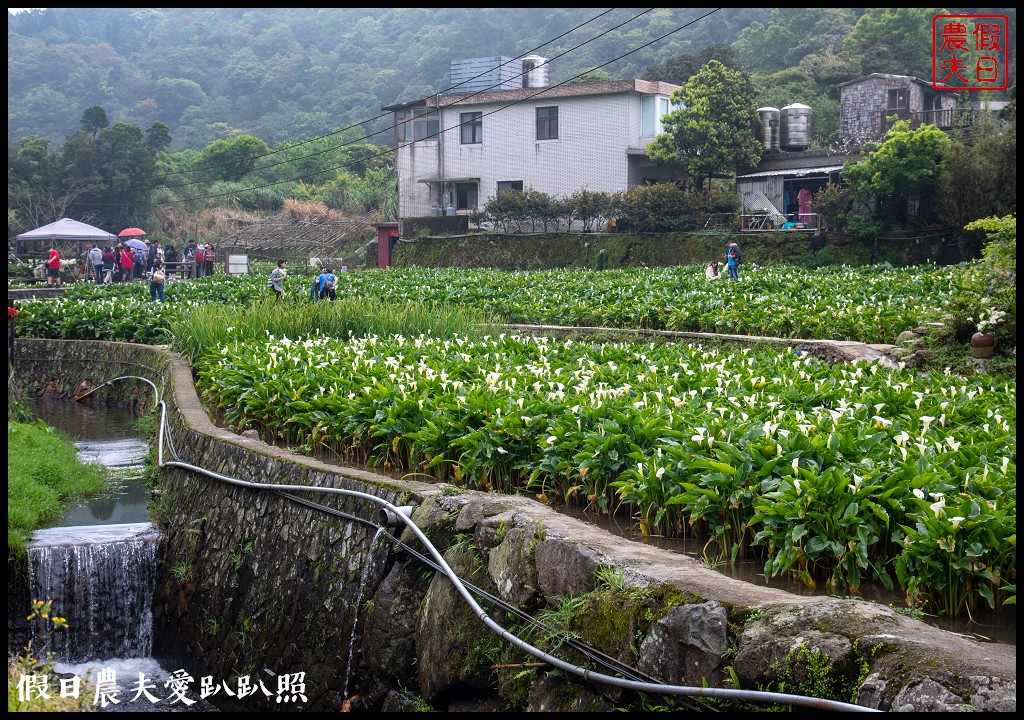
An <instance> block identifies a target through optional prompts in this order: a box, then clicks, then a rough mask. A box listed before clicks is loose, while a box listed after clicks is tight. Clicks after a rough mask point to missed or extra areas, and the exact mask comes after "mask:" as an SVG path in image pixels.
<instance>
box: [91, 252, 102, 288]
mask: <svg viewBox="0 0 1024 720" xmlns="http://www.w3.org/2000/svg"><path fill="white" fill-rule="evenodd" d="M89 270H90V271H91V272H92V275H93V280H94V281H95V282H96V284H97V285H102V284H103V251H102V250H100V246H99V243H96V244H95V245H93V246H92V247H91V248H90V249H89Z"/></svg>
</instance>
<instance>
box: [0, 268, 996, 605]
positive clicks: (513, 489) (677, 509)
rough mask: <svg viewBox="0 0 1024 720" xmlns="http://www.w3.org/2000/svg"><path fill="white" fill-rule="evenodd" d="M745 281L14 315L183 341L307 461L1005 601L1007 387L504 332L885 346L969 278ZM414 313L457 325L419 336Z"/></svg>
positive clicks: (298, 279)
mask: <svg viewBox="0 0 1024 720" xmlns="http://www.w3.org/2000/svg"><path fill="white" fill-rule="evenodd" d="M743 271H744V272H743V277H742V279H741V281H740V282H725V281H720V282H709V281H707V280H705V278H704V277H703V268H698V267H677V268H666V269H645V268H633V269H628V270H619V271H605V272H596V271H586V270H552V271H540V272H529V273H514V272H499V271H491V270H462V269H444V270H427V269H419V268H410V269H389V270H386V271H377V270H373V271H362V272H356V273H347V274H345V275H343V276H342V283H341V286H340V288H339V296H341V297H342V298H345V301H344V302H340V301H339V302H338V303H336V304H332V303H326V302H321V303H315V304H311V303H308V302H306V301H305V296H306V294H307V292H308V280H309V278H306V277H304V276H302V275H300V274H298V273H296V274H295V275H293V276H292V277H290V278H289V280H288V282H287V283H286V296H287V297H286V302H280V303H277V304H276V307H273V308H272V309H273V312H271V311H270V310H271V307H269V306H273V305H274V301H273V298H272V297H269V298H268V297H267V291H266V289H265V287H264V284H265V274H263V275H261V274H258V273H257V274H254V275H249V276H241V277H228V276H224V275H215V276H213V277H209V278H202V279H199V280H195V281H189V282H180V283H179V282H171V283H169V285H168V288H167V300H168V302H167V303H163V304H161V303H150V302H148V301H147V298H148V295H146V294H145V290H144V289H143V288H142V287H137V286H123V287H119V286H115V287H109V288H102V287H100V288H97V287H86V286H84V285H80V286H76V287H75V288H73V289H71V290H69V291H68V293H67V295H68V297H67V298H66V299H65V300H62V301H56V302H54V301H26V302H19V303H18V308H19V311H20V314H19V316H18V318H17V328H18V334H19V336H24V337H57V338H87V339H97V338H99V339H110V340H127V341H135V342H148V343H173V344H174V346H175V347H176V348H177V349H179V350H180V351H182V352H183V354H185V355H186V356H187V357H188V358H189V359H190V360H191V362H192V365H193V371H194V375H195V378H196V385H197V388H198V390H199V392H200V394H201V396H202V397H203V398H204V400H205V401H206V402H207V404H208V406H209V407H210V409H211V411H212V412H213V413H215V414H216V415H218V416H219V417H220V418H222V419H223V421H224V422H225V423H229V424H231V425H234V426H236V427H238V428H239V429H245V428H255V429H257V430H259V432H260V434H261V436H262V437H264V438H265V439H267V440H268V441H271V442H275V443H282V444H287V445H290V446H292V447H296V448H298V449H300V450H302V451H305V452H322V453H329V454H333V455H335V456H337V457H338V458H339V459H340V460H341V461H344V462H351V463H361V464H362V463H365V464H369V465H371V466H375V467H380V468H383V469H388V470H396V469H397V470H400V471H406V472H410V473H416V477H417V478H418V479H422V478H423V477H424V476H430V477H432V478H434V479H435V480H436V481H446V482H452V483H455V484H459V485H462V486H465V487H469V488H473V489H481V490H490V491H499V492H507V493H526V494H530V495H532V496H534V497H536V498H538V499H539V500H541V501H542V502H547V503H554V504H560V503H573V504H581V505H589V506H591V507H593V508H595V509H597V510H600V511H601V512H605V513H613V512H624V513H628V514H629V515H630V516H632V517H633V518H634V519H635V520H636V522H638V523H639V525H640V527H641V529H643V531H644V532H646V533H651V534H664V535H673V536H689V537H694V538H699V539H701V540H704V541H705V542H706V543H707V544H708V545H709V546H713V547H714V548H715V549H716V550H717V551H718V552H720V553H721V554H723V555H725V556H727V557H730V558H732V559H734V560H735V559H737V558H740V557H744V558H751V557H754V558H760V559H761V560H763V561H764V570H765V574H766V575H768V576H777V575H782V574H794V575H796V576H797V577H799V578H801V579H802V580H804V581H805V582H806V583H808V584H816V583H825V584H827V585H828V586H829V587H830V588H832V589H833V590H834V591H835V592H843V593H856V592H857V591H858V588H859V586H860V584H861V582H862V581H863V580H867V579H870V580H872V581H878V582H881V583H883V584H885V585H887V586H889V587H892V586H894V585H898V587H899V588H901V589H902V591H903V592H905V594H906V601H907V604H908V606H911V607H915V608H921V609H925V610H928V611H929V612H935V613H940V614H947V615H958V614H961V613H964V612H967V611H969V610H970V609H971V608H973V607H975V606H976V605H977V604H978V603H979V602H985V603H986V604H988V605H989V606H991V607H995V608H998V607H1000V606H1002V605H1003V604H1010V603H1014V602H1015V599H1016V589H1015V582H1016V575H1015V573H1016V385H1015V383H1014V382H1008V381H1007V380H1005V379H999V378H997V377H995V376H990V375H987V374H984V373H979V374H976V375H972V376H970V377H961V376H958V375H955V374H952V373H943V372H919V371H914V370H910V369H906V368H902V367H900V368H889V367H885V366H883V365H881V364H880V363H868V362H863V361H862V362H856V363H849V364H833V363H830V362H826V361H824V360H821V359H818V358H815V357H813V356H811V355H809V354H807V353H804V352H802V351H800V350H799V349H792V348H790V349H788V350H770V349H750V348H743V349H738V348H737V347H726V346H723V345H721V344H719V343H714V342H696V341H694V342H688V343H682V342H680V343H669V342H664V341H660V340H659V341H646V342H639V341H638V342H618V341H615V342H603V343H590V342H578V341H572V340H552V339H547V338H543V337H532V336H529V335H525V334H516V333H514V332H511V331H505V330H502V328H501V327H500V324H502V323H535V324H542V323H543V324H561V325H570V326H603V327H618V328H646V329H670V330H685V331H703V332H716V333H736V334H747V335H765V336H777V337H789V338H793V337H797V338H817V339H842V340H857V341H861V342H867V343H876V342H891V341H892V339H893V338H894V337H895V336H896V335H897V334H898V333H900V332H901V331H903V330H907V329H911V328H913V327H915V326H917V325H919V324H920V323H921V322H923V321H924V320H925V319H927V318H929V317H934V316H935V315H936V314H940V313H941V312H942V309H943V307H944V303H945V302H946V301H947V298H948V297H949V296H950V294H951V293H952V292H953V290H954V288H955V286H956V283H957V274H956V272H955V271H954V269H951V268H942V267H935V266H926V267H918V268H903V269H891V268H879V267H874V268H850V267H836V268H827V269H819V270H817V271H813V272H812V271H807V270H801V269H797V268H788V267H779V266H776V267H771V268H760V267H756V266H744V268H743ZM268 273H269V269H268ZM346 303H347V304H346ZM313 305H315V306H316V307H315V310H311V309H310V308H311V306H313ZM416 308H431V309H432V312H437V311H439V310H440V311H441V312H442V314H443V312H448V313H449V318H456V317H457V320H458V321H457V322H456V321H455V320H450V321H448V324H446V325H445V326H444V327H443V328H442V327H439V326H437V327H435V326H430V325H429V323H424V322H423V320H422V318H418V319H416V322H417V323H419V324H414V323H413V320H414V318H413V316H414V315H415V314H416V312H415V310H414V309H416ZM453 308H457V309H458V310H457V311H455V310H452V309H453ZM444 309H447V310H444ZM383 312H388V313H390V314H391V315H390V321H389V324H388V325H387V326H386V327H375V326H374V324H373V320H372V318H373V316H374V315H375V314H376V313H383ZM402 312H407V313H409V314H408V315H403V316H401V317H400V315H401V313H402ZM314 313H315V314H314ZM357 314H358V315H361V316H363V319H362V324H359V323H358V322H355V321H344V322H343V321H342V320H341V319H338V320H335V319H336V318H343V317H344V316H347V315H352V316H354V315H357ZM289 317H291V318H292V319H291V320H289ZM296 318H302V321H301V322H299V321H298V320H296ZM289 323H291V324H289ZM403 323H404V324H403Z"/></svg>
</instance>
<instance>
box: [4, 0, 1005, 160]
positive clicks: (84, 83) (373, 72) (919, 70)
mask: <svg viewBox="0 0 1024 720" xmlns="http://www.w3.org/2000/svg"><path fill="white" fill-rule="evenodd" d="M971 11H972V10H970V9H957V10H954V11H953V12H971ZM973 11H974V12H978V11H977V10H973ZM998 11H999V12H1002V13H1005V14H1007V15H1009V16H1010V18H1011V25H1010V27H1011V34H1010V38H1009V39H1010V45H1011V47H1010V57H1011V59H1012V58H1015V57H1016V32H1015V31H1016V13H1015V11H1014V10H1012V9H999V10H998ZM936 12H942V11H941V10H939V9H937V8H909V9H906V8H905V9H892V10H890V9H884V8H874V9H870V8H869V9H864V8H860V9H846V8H838V9H836V8H833V9H803V10H779V9H776V10H772V9H769V8H722V9H718V10H715V9H714V8H653V9H646V10H645V9H644V8H612V9H608V8H552V9H539V10H535V9H531V8H481V9H477V8H353V9H345V8H273V9H251V8H242V9H234V8H127V9H115V8H48V9H43V10H33V11H31V12H23V13H19V14H16V15H13V14H8V25H7V81H8V90H7V100H8V125H7V131H8V142H9V143H12V144H15V145H17V144H18V143H19V142H20V140H21V139H22V138H23V137H26V136H29V135H36V136H41V137H46V138H50V139H51V140H53V141H54V142H55V143H57V144H59V143H60V142H61V141H62V140H63V139H64V138H65V137H67V136H69V135H71V134H73V133H74V132H76V131H77V130H79V128H80V121H81V118H82V113H83V112H84V111H85V110H86V109H88V108H90V107H94V106H100V107H103V108H105V109H106V110H107V112H108V113H109V115H110V119H111V121H112V122H118V121H123V122H126V123H130V124H132V125H136V126H138V127H141V128H148V127H150V126H151V125H153V123H155V122H162V123H164V124H166V125H167V127H168V128H169V131H170V137H171V145H170V148H169V149H170V150H171V151H180V150H184V149H196V150H200V149H202V148H204V147H206V146H207V145H209V144H210V143H211V142H213V141H215V140H220V139H225V138H231V137H235V136H237V135H239V134H248V135H253V136H256V137H259V138H261V139H263V140H264V141H265V142H267V143H268V144H269V145H271V146H276V145H278V144H280V143H284V142H297V141H302V140H306V139H309V138H311V137H314V136H317V135H322V134H325V133H328V132H332V131H334V130H336V129H339V128H343V127H346V126H348V125H354V124H359V125H360V127H361V128H362V132H363V133H364V134H365V136H366V137H368V138H370V139H371V141H372V142H375V143H384V144H386V143H387V142H389V140H390V138H388V137H387V135H386V134H382V135H379V136H376V137H374V133H376V132H378V131H381V130H382V129H383V128H384V127H385V124H386V122H385V118H383V117H382V112H381V107H382V106H385V105H389V104H392V103H396V102H404V101H409V100H413V99H416V98H418V97H422V96H425V95H429V94H433V93H435V92H443V91H444V90H445V89H447V87H448V82H449V77H448V76H449V68H450V62H451V61H452V60H457V59H462V58H470V57H485V56H495V55H505V56H509V57H516V56H520V55H523V54H527V53H537V54H540V55H543V56H544V57H547V58H550V59H551V60H552V62H551V65H550V76H551V83H552V84H556V83H560V82H564V81H566V80H569V79H571V78H574V77H577V76H580V75H584V74H586V73H588V72H589V73H590V74H591V75H590V76H591V77H612V78H633V77H647V78H648V79H665V80H670V81H675V82H679V81H680V80H681V79H685V77H688V76H689V74H692V72H693V70H694V69H695V68H693V67H692V64H693V62H692V61H693V59H694V58H697V57H698V56H699V55H700V53H701V51H702V50H706V49H707V48H709V47H713V46H719V47H721V46H722V45H731V46H732V49H733V50H734V51H735V54H736V58H737V60H738V62H739V64H740V65H741V66H742V67H743V68H744V69H746V70H748V71H749V72H751V73H753V74H754V76H755V79H756V80H757V81H758V87H759V89H760V90H761V92H762V94H763V97H764V99H765V101H766V102H773V103H779V102H782V101H783V100H784V101H785V102H784V103H783V104H785V103H788V102H793V101H799V102H804V103H806V104H809V105H811V106H812V107H814V109H815V113H816V118H819V119H820V120H821V121H822V123H823V124H820V125H819V130H820V132H822V133H824V134H825V135H827V134H828V133H829V132H830V123H829V122H828V120H827V118H828V117H829V116H830V115H835V113H836V110H835V107H836V103H837V96H836V92H835V87H834V86H835V84H836V83H837V82H842V81H844V80H848V79H851V78H853V77H856V76H858V75H861V74H866V73H870V72H894V73H900V74H914V75H919V76H921V77H930V74H931V55H930V47H931V46H930V35H931V17H932V16H933V15H934V14H935V13H936ZM988 12H993V11H992V10H988ZM709 13H710V14H709ZM702 16H704V17H702ZM698 18H702V19H698ZM712 56H717V55H715V54H714V53H712ZM680 73H682V76H681V77H680ZM1011 77H1015V67H1011ZM987 95H992V94H991V93H988V94H987ZM778 106H781V105H778Z"/></svg>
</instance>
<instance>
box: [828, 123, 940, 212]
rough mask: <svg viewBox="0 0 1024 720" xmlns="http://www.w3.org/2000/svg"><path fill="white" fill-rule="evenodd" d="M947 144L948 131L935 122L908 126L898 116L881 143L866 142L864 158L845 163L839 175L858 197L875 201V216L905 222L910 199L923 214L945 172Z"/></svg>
mask: <svg viewBox="0 0 1024 720" xmlns="http://www.w3.org/2000/svg"><path fill="white" fill-rule="evenodd" d="M890 119H894V118H890ZM949 147H950V139H949V136H948V135H946V133H944V132H942V131H941V130H939V129H938V128H937V127H935V126H934V125H922V126H921V127H920V128H918V129H917V130H911V129H910V123H909V122H908V121H906V120H897V121H896V122H894V123H893V126H892V128H890V129H889V131H888V132H887V133H886V134H885V139H884V140H883V141H882V143H881V144H878V143H869V144H868V145H867V147H866V150H867V154H866V156H865V158H864V159H863V160H861V161H860V162H859V163H857V164H855V165H850V164H847V166H846V167H845V168H843V172H842V177H843V179H844V180H845V181H846V182H848V183H849V184H850V187H851V188H852V190H853V192H854V193H855V195H856V196H857V198H858V200H860V201H868V200H870V199H874V200H875V202H876V213H877V216H878V218H879V219H883V220H889V221H895V222H900V223H903V222H906V220H907V218H908V215H909V208H910V201H911V200H917V201H918V202H919V203H920V211H919V214H920V216H921V217H922V218H927V217H928V215H929V212H930V199H931V198H932V197H933V196H934V195H935V193H936V191H937V189H938V188H939V186H940V185H941V183H942V181H943V178H944V176H945V174H946V157H947V155H948V153H949Z"/></svg>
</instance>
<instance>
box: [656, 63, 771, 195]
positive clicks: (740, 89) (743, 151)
mask: <svg viewBox="0 0 1024 720" xmlns="http://www.w3.org/2000/svg"><path fill="white" fill-rule="evenodd" d="M672 97H673V101H674V102H675V103H677V104H681V105H682V107H681V108H680V109H678V110H673V111H671V112H669V113H667V114H666V115H665V116H664V117H663V118H662V126H663V128H664V132H663V133H662V134H661V135H659V136H658V137H657V138H656V139H655V140H654V142H652V143H651V144H650V145H648V147H647V154H648V156H650V157H651V158H653V159H655V160H657V161H659V162H663V163H667V164H675V165H683V166H685V167H686V169H687V172H689V174H690V177H691V178H692V179H693V180H694V181H695V184H696V185H697V187H702V186H703V183H704V180H705V179H710V177H711V176H712V175H714V174H719V173H734V172H737V171H742V170H746V169H749V168H753V167H755V166H756V165H757V163H758V161H759V160H760V159H761V150H762V146H761V144H760V143H759V142H758V141H757V139H756V138H755V136H754V131H755V129H756V126H757V114H756V113H755V112H754V109H755V105H754V86H753V83H752V82H751V80H750V78H749V76H748V75H747V74H746V73H744V72H743V71H740V70H731V69H729V68H727V67H726V66H725V65H723V64H722V63H720V62H718V61H717V60H712V61H710V62H709V63H708V64H707V65H705V66H704V68H702V69H701V70H700V72H698V73H697V74H696V75H695V76H693V77H692V78H691V79H690V81H689V82H688V83H687V84H686V86H685V87H684V88H683V89H682V90H677V91H676V92H675V93H674V94H673V96H672Z"/></svg>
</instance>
